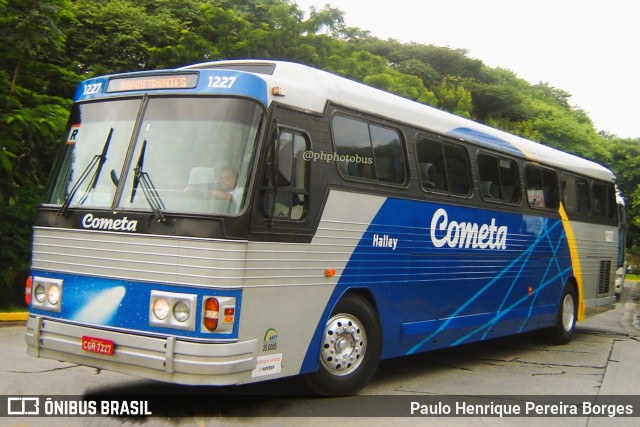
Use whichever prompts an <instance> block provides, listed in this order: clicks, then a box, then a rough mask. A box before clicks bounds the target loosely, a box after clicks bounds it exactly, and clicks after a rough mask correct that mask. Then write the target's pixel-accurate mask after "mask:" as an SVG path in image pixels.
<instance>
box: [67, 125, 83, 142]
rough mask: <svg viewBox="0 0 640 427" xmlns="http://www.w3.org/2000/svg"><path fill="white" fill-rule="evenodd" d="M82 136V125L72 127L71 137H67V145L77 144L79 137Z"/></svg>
mask: <svg viewBox="0 0 640 427" xmlns="http://www.w3.org/2000/svg"><path fill="white" fill-rule="evenodd" d="M79 134H80V125H71V129H70V130H69V136H68V137H67V144H68V145H69V144H75V143H76V142H77V141H78V135H79Z"/></svg>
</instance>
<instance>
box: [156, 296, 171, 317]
mask: <svg viewBox="0 0 640 427" xmlns="http://www.w3.org/2000/svg"><path fill="white" fill-rule="evenodd" d="M153 315H154V316H156V318H157V319H159V320H164V319H166V318H167V316H168V315H169V303H168V302H167V300H166V299H164V298H158V299H157V300H155V302H154V303H153Z"/></svg>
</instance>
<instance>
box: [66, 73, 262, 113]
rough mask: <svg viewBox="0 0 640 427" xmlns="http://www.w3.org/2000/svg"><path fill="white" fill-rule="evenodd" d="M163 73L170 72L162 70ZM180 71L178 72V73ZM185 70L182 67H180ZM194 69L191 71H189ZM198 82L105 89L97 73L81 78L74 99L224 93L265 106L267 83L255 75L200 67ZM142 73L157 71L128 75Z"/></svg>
mask: <svg viewBox="0 0 640 427" xmlns="http://www.w3.org/2000/svg"><path fill="white" fill-rule="evenodd" d="M163 73H164V74H163V75H166V76H170V75H171V74H169V73H167V72H163ZM179 73H180V72H178V74H179ZM181 73H183V74H184V73H185V71H181ZM189 73H194V71H189ZM198 73H199V79H198V85H197V86H196V87H195V88H193V89H159V90H153V89H144V90H131V91H122V92H112V93H106V89H107V86H108V83H109V77H97V78H93V79H88V80H85V81H83V82H81V83H80V84H79V85H78V87H77V88H76V92H75V95H74V98H73V100H74V102H77V101H85V100H88V99H97V98H107V97H114V96H123V95H140V94H143V93H149V94H156V95H166V94H174V95H175V94H185V93H186V94H190V93H191V94H194V95H195V94H198V95H207V94H211V95H223V96H242V97H249V98H253V99H256V100H258V101H259V102H260V103H262V105H264V106H268V103H269V98H268V94H267V83H266V82H265V81H264V80H263V79H261V78H260V77H258V76H255V75H253V74H248V73H243V72H240V71H231V70H200V71H198ZM145 75H149V76H152V75H158V72H157V71H150V72H146V73H134V74H131V75H130V77H142V76H145ZM112 77H117V78H118V79H123V78H126V77H127V75H125V74H119V75H117V76H112Z"/></svg>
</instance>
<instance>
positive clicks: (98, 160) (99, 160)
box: [58, 128, 113, 215]
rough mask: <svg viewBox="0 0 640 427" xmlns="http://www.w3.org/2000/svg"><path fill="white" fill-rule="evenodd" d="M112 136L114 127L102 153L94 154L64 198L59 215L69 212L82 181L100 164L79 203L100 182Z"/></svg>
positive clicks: (83, 200)
mask: <svg viewBox="0 0 640 427" xmlns="http://www.w3.org/2000/svg"><path fill="white" fill-rule="evenodd" d="M112 136H113V128H111V129H109V135H107V140H106V141H105V142H104V145H103V146H102V153H100V154H96V155H95V156H93V158H92V159H91V161H90V162H89V164H88V165H87V167H86V168H84V170H83V171H82V174H81V175H80V178H79V179H78V181H77V182H76V183H75V185H74V186H73V187H72V188H71V191H70V192H69V195H68V196H67V198H66V199H65V200H64V203H62V206H61V207H60V210H59V211H58V215H64V214H65V213H66V212H67V209H69V206H70V205H71V201H72V200H73V197H74V196H75V195H76V193H77V192H78V189H79V188H80V186H81V185H82V183H83V182H84V181H85V180H86V179H87V177H88V176H89V174H90V173H91V171H92V170H93V168H94V166H95V165H98V168H97V169H96V171H95V173H94V174H93V178H91V182H90V183H89V185H88V186H87V189H86V190H85V194H84V196H83V197H82V199H80V202H79V203H78V205H82V204H83V203H84V202H85V201H86V200H87V197H89V192H90V191H91V189H94V188H96V185H97V183H98V177H99V176H100V172H102V166H104V163H105V161H106V160H107V151H108V150H109V144H110V143H111V137H112Z"/></svg>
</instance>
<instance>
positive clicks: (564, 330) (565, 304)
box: [548, 283, 578, 345]
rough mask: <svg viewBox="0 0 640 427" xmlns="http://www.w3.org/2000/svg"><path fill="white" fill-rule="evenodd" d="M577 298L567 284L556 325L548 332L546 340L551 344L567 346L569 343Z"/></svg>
mask: <svg viewBox="0 0 640 427" xmlns="http://www.w3.org/2000/svg"><path fill="white" fill-rule="evenodd" d="M577 302H578V298H577V295H576V290H575V288H574V287H573V285H571V284H570V283H568V284H567V285H565V287H564V290H563V291H562V298H560V306H559V307H558V314H557V317H556V325H555V326H554V327H552V328H551V329H549V330H548V338H549V340H550V341H551V342H552V343H553V344H558V345H561V344H567V343H568V342H569V341H571V337H572V336H573V331H574V330H575V327H576V318H577V312H578V304H577Z"/></svg>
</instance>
